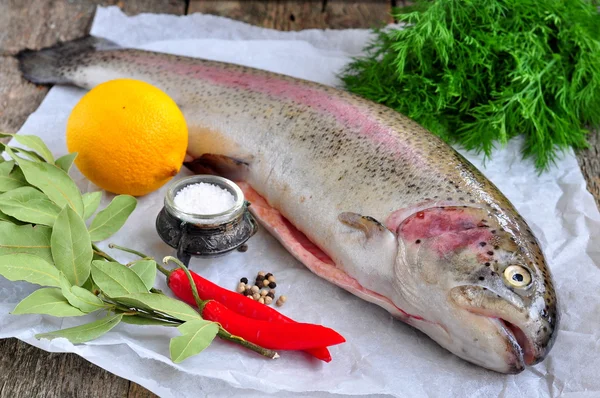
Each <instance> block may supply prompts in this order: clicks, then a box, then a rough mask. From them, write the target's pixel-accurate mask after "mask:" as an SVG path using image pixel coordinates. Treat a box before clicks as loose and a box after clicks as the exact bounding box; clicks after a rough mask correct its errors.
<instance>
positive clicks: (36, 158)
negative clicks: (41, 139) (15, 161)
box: [7, 146, 46, 162]
mask: <svg viewBox="0 0 600 398" xmlns="http://www.w3.org/2000/svg"><path fill="white" fill-rule="evenodd" d="M7 148H8V149H9V150H11V151H13V152H16V153H18V154H20V155H25V157H26V158H29V160H31V161H32V162H46V161H45V160H44V158H43V157H41V156H40V155H39V154H37V153H35V152H34V151H30V150H28V149H23V148H18V147H14V146H12V147H11V146H7ZM7 152H8V151H7Z"/></svg>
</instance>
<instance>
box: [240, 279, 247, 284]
mask: <svg viewBox="0 0 600 398" xmlns="http://www.w3.org/2000/svg"><path fill="white" fill-rule="evenodd" d="M240 282H242V283H248V278H242V279H240Z"/></svg>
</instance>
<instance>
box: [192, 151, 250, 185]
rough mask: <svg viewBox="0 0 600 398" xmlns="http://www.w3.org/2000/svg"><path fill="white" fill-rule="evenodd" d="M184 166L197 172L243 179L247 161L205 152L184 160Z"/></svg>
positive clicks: (246, 170) (245, 174)
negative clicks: (187, 160)
mask: <svg viewBox="0 0 600 398" xmlns="http://www.w3.org/2000/svg"><path fill="white" fill-rule="evenodd" d="M185 166H186V167H187V168H188V169H190V170H192V171H193V172H194V173H197V174H216V175H220V176H222V177H225V178H229V179H230V180H234V181H244V180H245V179H246V176H247V174H248V167H249V165H248V163H246V162H243V161H241V160H238V159H234V158H232V157H229V156H225V155H215V154H212V153H205V154H204V155H202V156H200V157H199V158H196V159H194V160H192V161H191V162H186V163H185Z"/></svg>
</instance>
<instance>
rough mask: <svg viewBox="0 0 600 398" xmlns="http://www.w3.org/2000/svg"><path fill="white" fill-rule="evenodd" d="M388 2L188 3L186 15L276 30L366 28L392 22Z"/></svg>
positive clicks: (249, 0) (209, 0)
mask: <svg viewBox="0 0 600 398" xmlns="http://www.w3.org/2000/svg"><path fill="white" fill-rule="evenodd" d="M390 9H391V2H390V1H388V0H363V1H356V0H349V1H343V0H329V1H325V2H321V1H292V0H279V1H260V0H247V1H231V0H225V1H218V0H191V1H190V4H189V7H188V13H193V12H202V13H205V14H214V15H220V16H226V17H228V18H233V19H237V20H240V21H244V22H247V23H250V24H252V25H258V26H262V27H266V28H272V29H278V30H301V29H326V28H329V29H346V28H369V27H376V26H382V25H384V24H386V23H389V22H392V20H391V17H390V14H389V12H390Z"/></svg>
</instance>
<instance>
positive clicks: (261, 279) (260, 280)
mask: <svg viewBox="0 0 600 398" xmlns="http://www.w3.org/2000/svg"><path fill="white" fill-rule="evenodd" d="M264 280H265V276H264V275H258V276H257V277H256V282H262V281H264ZM257 284H258V283H257Z"/></svg>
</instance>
